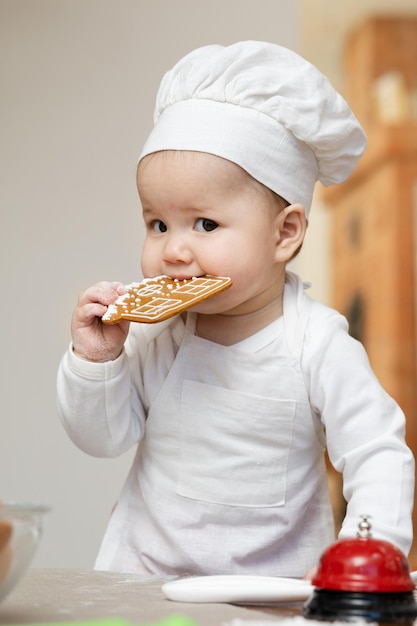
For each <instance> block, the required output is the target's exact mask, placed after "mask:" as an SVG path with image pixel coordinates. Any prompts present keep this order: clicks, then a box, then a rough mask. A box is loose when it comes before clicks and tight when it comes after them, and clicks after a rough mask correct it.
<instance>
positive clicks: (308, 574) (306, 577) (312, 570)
mask: <svg viewBox="0 0 417 626" xmlns="http://www.w3.org/2000/svg"><path fill="white" fill-rule="evenodd" d="M316 573H317V567H311V568H310V569H309V570H308V571H307V572H306V573H305V574H304V580H313V578H314V576H315V575H316Z"/></svg>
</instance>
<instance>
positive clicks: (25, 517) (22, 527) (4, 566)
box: [0, 502, 49, 601]
mask: <svg viewBox="0 0 417 626" xmlns="http://www.w3.org/2000/svg"><path fill="white" fill-rule="evenodd" d="M48 510H49V509H48V507H45V506H42V505H40V504H32V503H20V502H3V503H1V504H0V601H1V600H3V598H5V597H6V596H7V595H8V593H10V591H11V590H12V589H13V587H14V586H15V585H16V583H17V582H18V581H19V580H20V579H21V577H22V576H23V574H24V573H25V571H26V569H27V568H28V566H29V564H30V562H31V561H32V558H33V556H34V554H35V552H36V549H37V547H38V544H39V541H40V538H41V535H42V528H43V516H44V514H45V513H46V512H47V511H48Z"/></svg>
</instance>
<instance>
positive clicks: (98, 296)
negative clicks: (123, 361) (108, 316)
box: [71, 282, 129, 363]
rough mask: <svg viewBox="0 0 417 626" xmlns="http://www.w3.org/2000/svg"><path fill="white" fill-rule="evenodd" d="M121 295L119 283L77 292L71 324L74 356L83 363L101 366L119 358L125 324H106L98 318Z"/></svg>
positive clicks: (125, 335)
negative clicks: (89, 362) (87, 362)
mask: <svg viewBox="0 0 417 626" xmlns="http://www.w3.org/2000/svg"><path fill="white" fill-rule="evenodd" d="M123 293H125V289H124V287H123V285H122V284H121V283H109V282H101V283H97V284H95V285H93V286H92V287H89V288H88V289H86V290H85V291H83V292H81V294H80V296H79V298H78V303H77V306H76V308H75V310H74V313H73V316H72V322H71V335H72V343H73V350H74V353H75V354H76V355H77V356H79V357H80V358H82V359H84V360H86V361H92V362H94V363H105V362H106V361H113V360H114V359H117V357H118V356H120V353H121V352H122V349H123V345H124V343H125V340H126V337H127V333H128V329H129V322H126V321H122V322H120V323H118V324H113V325H106V324H103V323H102V321H101V317H102V316H103V315H104V313H105V312H106V311H107V307H108V306H109V305H110V304H113V302H114V301H115V300H116V299H117V297H118V296H120V295H121V294H123Z"/></svg>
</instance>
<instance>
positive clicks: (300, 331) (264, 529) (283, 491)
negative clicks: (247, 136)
mask: <svg viewBox="0 0 417 626" xmlns="http://www.w3.org/2000/svg"><path fill="white" fill-rule="evenodd" d="M195 319H196V317H195V315H194V314H192V313H189V314H188V316H187V323H186V324H184V323H183V321H182V319H181V318H180V317H178V318H175V319H173V320H168V321H166V322H162V323H160V324H156V325H142V324H131V327H130V332H129V336H128V339H127V342H126V345H125V350H124V352H123V354H122V355H121V356H120V357H119V358H118V359H116V360H115V361H111V362H108V363H90V362H87V361H83V360H81V359H79V358H77V357H76V356H75V355H74V353H73V352H72V350H71V349H70V350H69V351H68V352H67V353H66V354H65V355H64V358H63V360H62V362H61V365H60V369H59V374H58V405H59V411H60V415H61V418H62V421H63V423H64V426H65V428H66V430H67V432H68V434H69V436H70V437H71V438H72V440H73V441H74V443H75V444H76V445H77V446H78V447H79V448H81V449H82V450H84V451H85V452H87V453H89V454H92V455H95V456H103V457H113V456H117V455H120V454H122V453H123V452H125V451H126V450H127V449H129V448H130V447H131V446H133V445H136V444H138V449H137V454H136V456H135V459H134V462H133V465H132V468H131V470H130V472H129V475H128V477H127V480H126V482H125V485H124V487H123V489H122V492H121V494H120V498H119V500H118V503H117V506H116V508H115V511H114V512H113V514H112V516H111V519H110V522H109V525H108V529H107V531H106V534H105V537H104V539H103V542H102V546H101V549H100V553H99V555H98V558H97V562H96V567H97V568H98V569H111V570H119V571H136V572H152V573H157V574H160V575H171V574H221V573H247V574H249V573H252V574H263V575H284V576H300V575H304V573H305V572H306V571H307V569H308V568H310V567H312V566H314V565H316V564H317V561H318V559H319V556H320V554H321V553H322V551H323V549H324V548H325V547H326V546H327V545H328V544H329V543H331V542H332V541H333V540H334V535H333V532H334V531H333V520H332V513H331V507H330V503H329V499H328V494H327V485H326V471H325V466H324V461H323V452H324V449H325V447H327V450H328V454H329V458H330V460H331V462H332V464H333V465H334V467H335V468H336V470H338V471H339V472H341V473H342V474H343V484H344V496H345V498H346V500H347V502H348V506H347V514H346V518H345V520H344V524H343V528H342V530H341V533H340V536H341V537H347V536H355V535H356V532H357V526H358V522H359V521H360V516H361V515H363V514H367V515H370V516H372V530H373V536H374V537H379V538H383V539H386V540H388V541H391V542H392V543H394V544H396V545H397V546H398V547H399V548H400V549H402V550H403V551H404V552H405V553H408V551H409V548H410V545H411V539H412V524H411V510H412V504H413V493H414V461H413V457H412V454H411V452H410V450H409V449H408V447H407V446H406V445H405V443H404V429H405V419H404V415H403V413H402V412H401V410H400V409H399V407H398V405H397V404H396V403H395V402H394V401H393V400H392V399H391V398H390V397H389V396H388V395H387V394H386V392H385V391H384V390H383V389H382V388H381V386H380V385H379V383H378V381H377V379H376V378H375V376H374V374H373V372H372V370H371V368H370V365H369V362H368V359H367V357H366V354H365V352H364V350H363V348H362V346H361V345H360V344H359V343H358V342H357V341H356V340H354V339H352V338H351V337H350V336H349V335H348V332H347V323H346V320H345V319H344V318H343V317H342V316H341V315H340V314H338V313H337V312H335V311H334V310H332V309H330V308H328V307H325V306H323V305H321V304H319V303H317V302H314V301H312V300H310V299H309V298H308V297H307V296H306V295H305V293H304V289H303V285H302V283H301V281H300V280H299V279H298V278H297V277H296V276H295V275H294V274H291V273H288V275H287V279H286V286H285V292H284V314H283V316H282V317H281V318H280V319H278V320H276V321H275V322H274V323H273V324H271V325H270V326H268V327H267V328H265V329H263V330H262V331H260V332H258V333H256V334H255V335H254V336H252V337H249V338H248V339H246V340H244V341H242V342H240V343H238V344H235V345H233V346H222V345H218V344H215V343H212V342H210V341H207V340H205V339H201V338H199V337H197V336H196V335H195V332H194V328H195Z"/></svg>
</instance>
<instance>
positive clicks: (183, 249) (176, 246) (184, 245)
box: [164, 233, 193, 263]
mask: <svg viewBox="0 0 417 626" xmlns="http://www.w3.org/2000/svg"><path fill="white" fill-rule="evenodd" d="M192 259H193V254H192V251H191V248H190V246H189V243H188V239H187V237H186V236H185V235H181V234H174V233H172V234H170V235H169V236H168V237H167V239H166V243H165V249H164V260H165V261H166V262H167V263H190V262H191V261H192Z"/></svg>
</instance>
